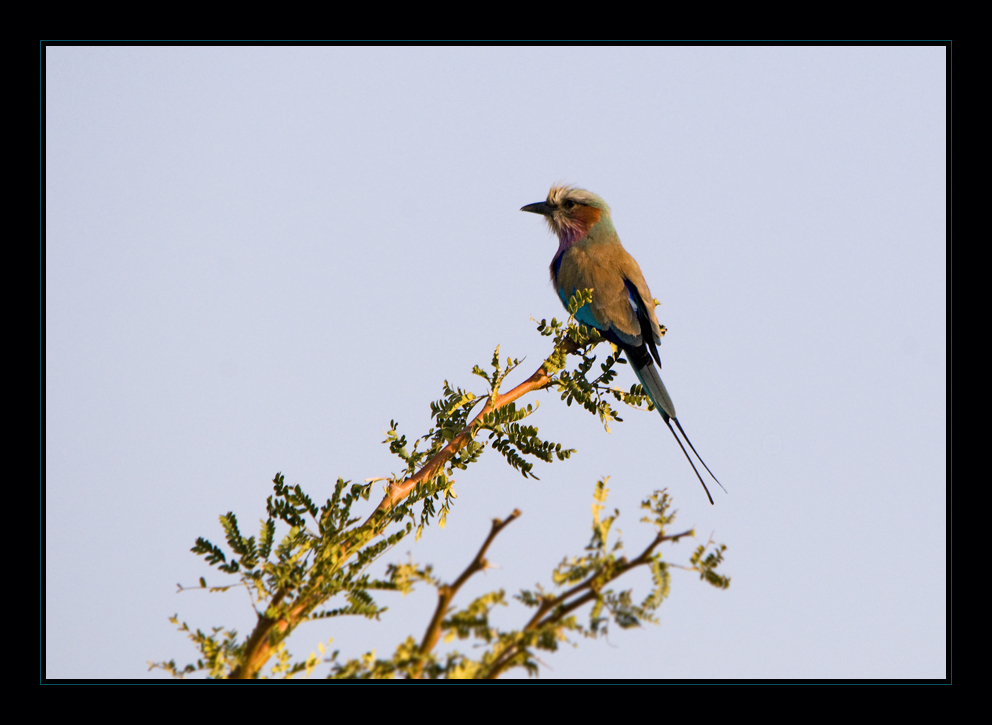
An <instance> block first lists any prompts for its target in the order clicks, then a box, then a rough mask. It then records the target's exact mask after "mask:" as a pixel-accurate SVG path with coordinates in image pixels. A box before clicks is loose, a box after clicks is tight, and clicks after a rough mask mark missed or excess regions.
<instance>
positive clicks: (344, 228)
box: [45, 47, 947, 679]
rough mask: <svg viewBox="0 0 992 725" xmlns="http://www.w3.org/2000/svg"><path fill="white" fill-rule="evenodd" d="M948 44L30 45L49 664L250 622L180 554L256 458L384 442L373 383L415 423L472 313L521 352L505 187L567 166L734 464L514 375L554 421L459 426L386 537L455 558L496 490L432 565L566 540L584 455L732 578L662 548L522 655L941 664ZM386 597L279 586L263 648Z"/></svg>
mask: <svg viewBox="0 0 992 725" xmlns="http://www.w3.org/2000/svg"><path fill="white" fill-rule="evenodd" d="M945 58H946V54H945V51H944V49H943V48H934V47H906V48H901V47H884V48H871V47H826V48H824V47H816V48H795V47H772V48H765V47H754V48H749V47H732V48H719V47H690V48H592V49H587V48H261V49H259V48H241V47H237V48H219V49H218V48H144V47H142V48H67V47H58V48H48V50H47V52H46V69H45V71H46V121H45V129H46V139H45V151H46V165H45V173H46V199H45V205H46V223H47V228H46V249H45V259H46V290H45V301H46V309H45V320H46V360H45V365H46V381H45V396H46V397H45V414H46V440H45V446H46V466H47V469H46V490H45V500H46V534H45V536H46V581H45V587H46V612H45V614H46V617H45V619H46V622H45V624H46V642H47V646H46V674H47V675H48V676H49V677H146V676H152V677H155V676H161V675H159V674H156V673H152V674H151V675H149V674H148V673H147V671H146V670H147V665H146V662H147V661H149V660H167V659H171V658H175V659H176V660H177V662H179V663H180V664H182V663H185V662H188V661H191V660H193V659H195V656H196V655H195V652H194V650H193V648H192V646H191V645H190V644H188V643H187V642H186V640H184V639H183V638H182V636H181V635H180V634H178V633H177V632H175V631H174V628H173V627H172V625H171V624H170V623H169V622H168V621H167V620H168V617H169V616H171V615H172V614H174V613H178V614H179V615H180V618H181V619H182V620H184V621H186V622H188V623H189V624H190V625H191V626H195V627H201V628H204V629H206V628H208V627H210V626H214V625H226V626H233V627H236V628H238V629H239V630H240V631H246V630H249V629H250V627H251V624H252V617H253V615H252V611H251V609H250V607H249V605H248V601H247V598H246V597H245V596H244V595H243V594H241V593H237V592H234V593H229V594H226V595H216V594H215V595H206V594H204V593H201V592H189V593H184V594H176V593H175V585H176V582H182V583H184V584H188V585H194V584H195V583H196V581H197V579H198V577H200V576H201V575H207V576H208V577H209V579H210V581H211V582H215V581H217V582H218V583H219V582H220V581H221V579H222V578H221V577H219V576H217V575H215V574H211V571H212V570H210V569H209V568H208V567H207V566H206V565H205V564H204V563H202V560H198V559H197V558H196V557H195V556H194V555H193V554H191V553H189V548H190V546H192V544H193V542H194V540H195V539H196V537H197V536H201V535H202V536H207V537H208V538H212V539H214V540H217V541H219V540H222V539H223V536H222V533H221V530H220V527H219V525H218V523H217V516H218V515H219V514H221V513H224V512H226V511H229V510H231V511H234V512H235V513H236V514H237V515H238V517H239V519H240V520H241V521H242V522H245V525H246V528H251V529H254V528H255V522H256V521H257V520H258V519H259V518H261V517H262V516H263V515H264V501H265V497H266V496H267V495H268V493H269V491H270V480H271V478H272V476H273V475H274V474H275V473H276V472H277V471H281V472H283V473H284V474H285V475H286V478H287V480H288V481H290V482H293V483H300V484H302V485H303V486H304V487H305V488H306V489H307V490H308V491H310V492H311V493H312V494H313V495H314V497H315V498H323V497H324V496H325V492H327V491H329V490H330V486H331V485H332V484H333V482H334V480H335V479H336V478H337V477H338V476H341V477H344V478H347V479H353V480H361V479H365V478H371V477H376V476H386V475H389V474H390V473H392V472H395V471H397V470H398V469H399V466H398V464H397V462H396V460H395V459H394V458H391V457H390V456H389V453H388V450H387V449H386V447H385V446H382V445H380V441H381V440H382V439H383V429H384V428H386V427H388V425H389V421H390V419H396V420H398V421H399V422H400V424H401V426H402V430H403V431H405V432H407V433H408V434H416V433H418V432H419V431H421V430H423V429H424V428H425V427H426V425H427V423H428V418H429V409H428V402H429V401H430V400H432V399H434V398H436V397H438V395H439V392H440V386H441V383H442V381H443V380H449V381H450V382H451V383H452V384H455V385H461V386H472V387H473V389H476V390H477V391H478V392H482V388H481V387H480V385H479V384H478V383H479V382H481V381H479V379H478V378H475V377H474V376H472V375H471V374H470V371H471V368H472V365H474V364H476V363H478V364H484V363H486V362H487V361H488V360H489V358H490V357H491V355H492V351H493V348H494V347H495V346H496V345H497V344H498V345H500V346H501V351H502V352H503V354H504V355H506V354H510V355H513V356H516V357H524V356H526V358H527V362H526V363H525V364H524V366H523V369H522V370H521V371H520V372H519V373H518V374H517V375H516V376H515V377H514V378H511V380H510V382H511V383H515V382H519V381H522V380H523V379H524V378H525V377H526V376H527V375H529V374H530V373H531V372H532V371H533V369H534V368H536V367H537V365H538V364H539V363H540V361H541V360H542V359H543V357H544V356H546V355H547V353H548V346H547V343H546V339H545V338H541V337H539V336H538V335H537V333H536V332H534V325H533V323H532V322H531V321H530V318H531V317H534V318H537V319H540V318H542V317H549V318H550V317H551V316H553V315H554V316H559V317H560V316H561V309H560V305H559V303H558V300H557V298H556V296H555V294H554V292H553V290H552V289H551V286H550V283H549V281H548V272H547V265H548V263H549V262H550V260H551V256H552V255H553V253H554V251H555V248H556V243H555V241H554V240H553V239H552V238H551V237H550V235H549V233H548V232H547V230H546V228H545V226H544V225H543V223H542V221H541V220H540V219H539V218H537V217H535V216H533V215H529V214H523V213H520V212H519V211H518V210H519V209H520V207H521V206H523V205H524V204H527V203H530V202H534V201H539V200H541V199H543V198H544V196H545V195H546V194H547V191H548V187H549V186H550V184H551V183H552V182H554V181H561V180H563V181H567V182H569V183H572V184H575V185H578V186H582V187H584V188H587V189H589V190H591V191H593V192H595V193H597V194H599V195H600V196H602V197H603V198H604V199H605V200H606V201H607V202H608V203H609V204H610V206H611V207H612V210H613V219H614V223H615V225H616V228H617V230H618V232H619V234H620V237H621V239H622V240H623V243H624V245H625V247H626V248H627V250H628V251H629V252H630V253H631V254H632V255H633V256H634V257H635V258H636V259H637V260H638V262H639V263H640V266H641V268H642V270H643V272H644V274H645V277H646V279H647V281H648V283H649V284H650V286H651V290H652V292H653V293H654V295H655V297H657V298H658V299H659V300H660V301H661V302H662V306H661V307H660V308H659V310H658V317H659V320H660V321H661V322H662V324H664V325H665V326H666V327H667V328H668V330H669V332H668V335H667V336H666V337H665V340H664V342H663V344H662V347H661V355H662V361H663V365H664V368H663V371H662V374H663V377H664V379H665V382H666V384H667V386H668V389H669V391H670V392H671V394H672V397H673V399H674V401H675V404H676V406H677V407H678V411H679V417H680V420H681V421H682V423H683V425H684V426H685V428H686V430H687V431H688V433H689V435H690V436H691V437H692V440H693V442H694V443H695V444H696V447H697V448H698V449H699V451H700V452H701V453H702V454H703V456H704V457H705V458H706V461H707V463H709V465H710V467H711V468H712V469H713V470H714V472H716V474H717V475H718V476H720V479H721V480H722V481H723V482H724V484H725V485H726V487H727V489H728V491H729V493H728V494H724V493H723V492H722V491H715V492H714V497H715V499H716V505H715V506H710V505H709V504H708V503H707V501H706V498H705V495H704V494H703V492H702V490H701V488H700V486H699V483H698V481H696V479H695V477H694V476H693V474H692V471H691V469H690V468H689V467H688V464H687V463H686V462H685V460H684V459H683V458H682V454H681V452H680V451H679V450H678V448H677V446H676V445H675V442H674V441H673V440H672V439H671V435H670V434H669V433H668V431H666V430H665V428H664V425H663V423H662V421H661V419H660V418H659V417H658V416H657V415H656V414H653V413H652V414H646V413H636V412H628V413H627V415H626V416H625V418H626V422H625V423H623V424H621V425H617V426H614V430H613V433H612V434H610V435H607V434H606V433H604V432H603V431H602V429H601V427H600V426H599V424H598V423H597V422H596V421H595V420H594V419H593V418H592V417H591V416H588V415H582V414H580V413H578V412H577V411H575V410H567V409H565V408H564V407H563V405H562V404H561V403H560V402H558V401H557V398H556V396H554V395H552V394H549V393H542V394H540V395H537V396H532V397H533V398H534V399H536V400H538V401H540V403H541V408H540V410H539V412H538V414H537V415H536V416H535V417H534V418H532V419H531V421H532V422H533V423H534V424H536V425H537V426H539V428H540V429H541V433H542V434H543V435H545V436H547V437H548V438H551V439H552V440H556V441H561V442H563V443H565V444H566V445H568V446H570V447H574V448H577V449H578V453H577V454H576V455H575V456H573V457H572V458H571V459H570V460H569V461H567V462H565V463H556V464H554V465H551V466H548V465H545V464H540V463H539V464H538V465H537V467H536V469H535V473H537V475H538V476H540V478H541V480H540V481H529V480H524V479H522V478H521V477H520V476H519V475H518V474H517V473H515V472H514V471H512V470H511V469H510V468H508V467H507V466H506V465H505V464H503V463H502V459H500V458H499V457H498V456H497V455H496V454H494V453H492V452H487V454H486V455H485V456H484V459H483V461H482V462H481V463H480V464H478V465H477V466H475V467H473V468H470V469H469V470H468V471H465V472H462V474H461V476H459V477H458V482H457V484H456V491H457V492H458V496H459V498H458V503H457V505H456V507H455V510H454V512H453V514H452V516H451V517H450V519H449V523H448V526H447V528H446V529H444V530H440V529H437V528H432V529H431V530H430V531H429V532H428V533H427V534H426V535H425V536H424V538H423V539H422V540H421V541H420V542H419V543H417V544H414V543H413V542H412V541H411V542H404V543H403V544H401V546H400V547H399V548H398V549H397V550H395V551H394V552H392V554H390V555H389V556H387V559H386V560H387V561H398V560H402V559H405V558H406V556H407V552H410V555H411V556H412V557H413V558H414V559H415V560H417V561H420V562H425V563H427V562H430V563H433V564H434V566H435V570H436V571H437V572H438V573H440V574H441V575H443V576H444V577H446V578H448V579H453V578H454V577H456V576H457V575H458V573H460V571H461V570H462V568H463V567H464V566H465V565H466V564H467V562H468V561H469V560H470V559H471V557H472V556H473V555H474V553H475V551H476V549H477V548H478V546H479V544H480V543H481V541H482V540H483V538H484V537H485V535H486V533H487V531H488V527H489V523H488V522H489V520H490V519H491V518H493V517H503V516H506V515H507V514H508V513H509V512H510V511H512V510H513V509H514V508H520V509H521V510H522V511H523V517H522V518H521V519H520V520H519V521H517V522H515V523H514V524H513V525H512V526H511V527H509V528H508V529H507V530H506V531H504V532H503V534H502V535H501V536H500V538H499V539H498V540H497V542H496V544H495V545H494V546H493V548H492V550H491V551H490V556H489V559H490V560H491V561H492V562H493V563H494V564H496V565H498V568H495V569H493V570H490V571H488V572H486V573H485V574H484V575H479V576H477V577H476V578H475V579H474V580H473V581H472V582H471V583H470V585H469V586H468V587H466V589H465V590H464V593H463V595H462V597H461V598H460V600H459V601H460V602H461V603H467V601H469V598H470V597H471V596H473V595H475V594H477V593H480V592H482V591H485V590H489V589H496V588H500V587H502V588H505V589H507V591H508V593H512V592H515V591H517V590H518V589H520V588H521V587H527V588H531V587H533V586H534V584H535V583H536V582H539V581H540V582H545V583H547V582H548V581H549V575H550V572H551V570H552V568H553V567H554V566H555V565H556V564H557V563H558V562H559V561H560V560H561V558H562V557H563V556H566V555H573V554H579V553H580V552H581V550H582V547H583V546H584V545H585V543H586V541H587V539H588V534H589V517H590V508H589V507H590V503H591V496H592V491H593V488H594V485H595V482H596V480H597V478H599V477H601V476H606V475H608V476H611V478H610V484H609V486H610V489H611V496H610V501H609V503H610V504H611V505H612V506H616V507H618V508H619V509H620V511H621V518H620V523H619V525H620V527H621V529H622V530H623V532H624V539H625V541H626V542H627V543H628V546H629V547H630V548H631V549H632V550H633V549H636V548H637V547H638V546H643V543H644V542H645V541H646V540H647V539H648V538H649V533H648V531H647V529H646V528H645V527H644V526H643V525H641V524H638V523H637V521H638V519H639V517H640V511H639V509H638V504H639V502H640V501H641V500H642V499H643V498H644V497H646V496H647V495H648V494H649V493H650V492H651V491H652V490H653V489H655V488H661V487H665V486H667V487H668V489H669V492H670V493H671V494H672V495H673V496H674V497H675V506H676V508H677V509H678V510H679V519H678V522H677V525H681V526H684V527H685V528H691V527H694V528H695V529H696V531H697V532H698V533H699V535H700V537H702V540H703V541H705V540H706V538H707V537H708V536H709V535H710V532H713V536H714V538H715V539H716V540H717V541H721V542H724V543H726V544H727V545H728V552H727V562H726V564H725V573H727V574H730V575H731V576H732V577H733V582H732V584H731V587H730V589H729V590H727V591H724V592H721V591H717V590H715V589H713V588H711V587H708V586H705V585H703V584H702V583H700V582H699V581H698V580H697V579H696V577H695V576H693V575H692V574H691V573H689V572H680V571H676V572H675V574H674V577H673V579H674V580H673V586H672V595H671V597H670V599H669V600H668V601H666V602H665V604H663V605H662V607H661V609H660V617H661V624H660V626H649V627H647V628H646V629H644V630H641V631H635V632H621V631H618V630H614V631H613V632H612V633H611V635H610V637H609V639H608V640H606V639H602V640H598V641H583V642H581V643H580V645H579V647H578V648H577V649H575V650H572V649H569V648H566V649H564V650H562V651H560V652H559V653H558V654H556V655H554V656H550V657H546V658H544V661H545V662H546V664H547V668H546V669H544V670H543V675H542V676H544V677H562V678H570V677H591V678H602V679H605V678H637V677H652V678H658V677H661V678H671V677H701V678H713V677H758V678H762V677H775V678H790V677H855V678H856V677H900V678H901V677H905V678H918V677H943V676H945V674H946V653H945V648H946V637H945V633H946V595H947V588H946V536H947V530H946V514H947V512H946V498H947V490H946V483H947V480H946V465H947V457H946V455H947V446H946V424H947V419H946V406H947V398H946V373H947V369H946V314H947V308H946V295H947V288H946V272H947V269H946V236H945V225H946V161H947V160H946V154H945V149H946V124H945V120H946V85H945V74H946V65H945ZM603 354H605V350H604V351H603ZM622 375H626V377H623V376H621V378H620V380H619V383H620V384H621V385H622V386H624V387H629V386H630V385H631V384H632V383H633V382H635V381H634V378H633V375H632V374H630V372H629V370H624V371H623V373H622ZM369 509H370V510H371V504H370V505H369ZM693 546H694V544H692V543H685V544H681V545H679V546H678V547H677V548H675V549H674V550H672V549H670V550H669V551H668V558H669V559H671V560H674V561H680V560H685V559H687V558H688V556H689V553H690V552H691V549H692V547H693ZM631 584H633V585H634V586H635V591H637V592H643V591H644V588H643V586H644V579H636V578H634V579H632V580H631ZM637 587H639V588H637ZM382 601H383V602H384V603H386V604H388V605H390V607H391V608H390V611H389V612H387V613H386V614H385V615H384V618H383V622H382V623H379V624H375V625H373V624H369V623H365V622H362V621H357V620H349V621H342V622H337V623H326V622H324V623H314V624H310V625H306V626H304V627H302V628H301V629H300V630H298V631H297V632H296V634H295V635H294V636H293V637H292V639H291V640H290V642H289V648H290V650H291V651H293V652H294V653H295V654H296V655H298V656H300V657H301V658H305V657H306V655H307V654H308V653H309V652H310V651H312V650H313V649H315V648H316V644H317V642H319V641H321V640H323V641H325V642H326V640H327V639H328V638H330V637H334V638H335V640H334V643H333V645H332V647H333V648H336V649H341V650H342V654H343V655H346V656H358V655H360V654H362V653H363V652H364V651H365V650H366V649H369V648H373V647H374V648H376V650H377V652H378V653H379V654H380V655H388V654H389V653H391V651H392V649H393V647H395V645H396V643H397V642H399V641H400V640H401V639H403V638H404V637H406V636H407V635H408V634H413V635H414V636H416V637H418V638H419V636H420V635H421V634H422V631H423V627H424V626H425V625H426V623H427V620H428V619H429V617H430V613H431V611H432V610H433V606H434V603H435V597H434V594H433V592H431V591H430V590H426V589H425V590H422V591H420V592H419V593H417V594H414V595H411V596H410V597H408V598H407V599H406V600H403V599H402V598H400V597H399V596H398V595H397V596H396V597H393V598H390V597H388V596H384V597H383V598H382ZM499 616H500V617H501V618H502V619H501V620H500V621H501V622H502V623H504V624H505V625H506V626H510V625H511V624H513V623H519V622H522V621H524V618H525V617H526V616H527V615H526V614H525V613H524V611H523V608H522V607H512V608H510V609H509V610H506V611H505V612H502V613H501V614H500V615H499Z"/></svg>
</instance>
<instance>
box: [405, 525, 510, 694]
mask: <svg viewBox="0 0 992 725" xmlns="http://www.w3.org/2000/svg"><path fill="white" fill-rule="evenodd" d="M519 517H520V509H514V510H513V513H511V514H510V515H509V516H508V517H507V518H505V519H503V520H502V521H501V520H499V519H493V525H492V528H491V529H490V530H489V536H487V537H486V540H485V541H484V542H483V544H482V548H480V549H479V553H478V554H476V555H475V558H474V559H473V560H472V562H471V563H470V564H469V565H468V566H467V567H466V568H465V571H463V572H462V573H461V576H459V577H458V578H457V579H456V580H455V582H454V584H445V585H443V586H440V587H438V590H437V600H438V601H437V608H436V609H435V610H434V616H433V617H431V622H430V624H428V625H427V631H426V632H424V639H423V641H421V643H420V654H421V655H427V654H428V653H429V652H430V651H431V650H432V649H434V646H435V645H436V644H437V641H438V639H439V638H440V636H441V625H442V623H443V622H444V615H445V614H447V613H448V607H449V606H450V605H451V602H452V600H453V599H454V598H455V595H456V594H458V590H459V589H461V587H462V585H463V584H464V583H465V582H467V581H468V580H469V578H470V577H471V576H472V575H473V574H475V573H477V572H480V571H482V570H484V569H485V568H486V566H487V564H488V562H487V561H486V559H485V556H486V551H487V550H488V549H489V545H490V544H491V543H493V539H495V538H496V536H497V535H498V534H499V532H500V531H502V530H503V529H504V528H505V527H506V526H507V524H509V523H510V522H511V521H513V520H514V519H516V518H519ZM422 674H423V673H422V666H420V665H418V666H417V667H416V669H415V670H414V672H413V673H412V674H411V679H420V678H421V676H422Z"/></svg>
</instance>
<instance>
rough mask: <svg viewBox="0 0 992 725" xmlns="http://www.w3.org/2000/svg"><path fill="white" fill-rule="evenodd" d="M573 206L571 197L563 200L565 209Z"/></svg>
mask: <svg viewBox="0 0 992 725" xmlns="http://www.w3.org/2000/svg"><path fill="white" fill-rule="evenodd" d="M573 206H575V202H574V201H572V200H571V199H568V200H567V201H566V202H565V208H566V209H571V208H572V207H573Z"/></svg>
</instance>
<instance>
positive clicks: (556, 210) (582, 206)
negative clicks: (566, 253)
mask: <svg viewBox="0 0 992 725" xmlns="http://www.w3.org/2000/svg"><path fill="white" fill-rule="evenodd" d="M520 211H529V212H531V213H532V214H541V215H542V216H543V217H544V219H545V220H546V221H547V222H548V226H549V227H551V231H553V232H554V233H555V234H556V235H557V236H558V239H559V241H560V242H561V243H562V244H563V245H564V244H570V243H571V242H574V241H577V240H579V239H581V238H582V237H584V236H585V235H586V234H587V233H588V232H589V230H590V229H592V228H593V227H594V226H595V225H596V224H598V223H599V221H600V220H601V219H603V218H606V219H609V217H610V207H608V206H607V205H606V202H605V201H603V200H602V199H600V198H599V197H598V196H596V195H595V194H593V193H592V192H591V191H586V190H585V189H576V188H575V187H574V186H564V185H562V184H555V185H554V186H552V187H551V191H549V192H548V198H547V200H546V201H539V202H537V203H536V204H528V205H527V206H525V207H521V209H520Z"/></svg>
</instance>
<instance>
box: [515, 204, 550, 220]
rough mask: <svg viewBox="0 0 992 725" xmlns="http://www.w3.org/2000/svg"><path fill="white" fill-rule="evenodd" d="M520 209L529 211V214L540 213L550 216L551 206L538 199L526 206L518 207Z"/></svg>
mask: <svg viewBox="0 0 992 725" xmlns="http://www.w3.org/2000/svg"><path fill="white" fill-rule="evenodd" d="M520 211H529V212H530V213H531V214H542V215H544V216H551V207H550V206H549V205H548V202H546V201H539V202H537V203H536V204H528V205H527V206H522V207H520Z"/></svg>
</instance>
